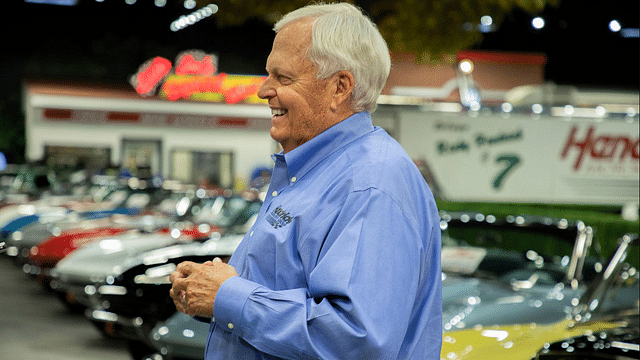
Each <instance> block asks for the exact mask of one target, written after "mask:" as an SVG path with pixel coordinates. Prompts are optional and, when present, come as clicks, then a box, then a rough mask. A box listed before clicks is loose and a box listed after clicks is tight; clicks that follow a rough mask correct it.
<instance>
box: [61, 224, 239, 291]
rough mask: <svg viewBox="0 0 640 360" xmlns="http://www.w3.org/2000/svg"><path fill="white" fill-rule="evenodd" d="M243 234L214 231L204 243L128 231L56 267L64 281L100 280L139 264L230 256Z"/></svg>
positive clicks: (71, 256) (78, 252) (89, 247)
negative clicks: (180, 258)
mask: <svg viewBox="0 0 640 360" xmlns="http://www.w3.org/2000/svg"><path fill="white" fill-rule="evenodd" d="M242 238H243V236H242V235H228V236H225V237H222V238H220V236H219V235H216V234H214V235H213V236H211V238H210V239H209V240H207V241H205V242H198V241H193V240H192V238H191V237H181V238H174V237H172V236H171V235H169V234H135V233H133V232H132V233H131V234H126V235H123V236H118V237H114V238H111V239H104V240H100V241H98V242H96V243H91V244H89V245H87V246H84V247H82V248H80V249H78V250H76V251H74V252H73V253H71V254H69V255H68V256H66V257H65V258H64V259H62V260H61V261H60V262H58V264H57V265H56V268H55V273H56V276H57V277H59V278H60V280H61V281H63V282H64V281H65V278H66V277H73V278H75V279H80V278H84V279H86V280H87V281H88V282H89V281H90V282H99V281H102V280H104V279H105V278H106V277H108V276H113V277H116V276H119V275H121V274H122V273H123V272H124V271H126V270H128V269H130V268H132V267H134V266H137V265H140V264H145V265H149V266H151V265H155V264H162V263H165V262H166V261H167V260H168V259H173V258H179V257H182V256H190V255H197V256H204V255H212V256H217V255H220V256H224V255H231V254H232V253H233V251H234V250H235V248H236V247H237V246H238V244H239V243H240V241H241V240H242Z"/></svg>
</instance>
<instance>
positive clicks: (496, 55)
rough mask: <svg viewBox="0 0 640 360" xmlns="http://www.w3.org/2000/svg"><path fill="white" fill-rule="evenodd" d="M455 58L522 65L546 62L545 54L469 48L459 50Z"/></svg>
mask: <svg viewBox="0 0 640 360" xmlns="http://www.w3.org/2000/svg"><path fill="white" fill-rule="evenodd" d="M456 59H457V60H458V61H460V60H471V61H474V62H488V63H497V64H522V65H544V64H545V63H546V62H547V56H546V55H545V54H537V53H512V52H497V51H496V52H489V51H470V50H467V51H461V52H459V53H458V54H457V55H456Z"/></svg>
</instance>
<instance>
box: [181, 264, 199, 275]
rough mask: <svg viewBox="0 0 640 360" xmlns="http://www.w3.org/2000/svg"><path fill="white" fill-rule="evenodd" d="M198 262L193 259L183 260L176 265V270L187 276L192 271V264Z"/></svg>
mask: <svg viewBox="0 0 640 360" xmlns="http://www.w3.org/2000/svg"><path fill="white" fill-rule="evenodd" d="M196 265H198V264H196V263H194V262H193V261H183V262H181V263H180V264H178V266H177V267H176V271H177V272H179V273H181V274H182V276H185V277H186V276H189V275H190V274H191V273H192V272H193V268H194V266H196Z"/></svg>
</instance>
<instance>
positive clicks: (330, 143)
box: [274, 111, 374, 179]
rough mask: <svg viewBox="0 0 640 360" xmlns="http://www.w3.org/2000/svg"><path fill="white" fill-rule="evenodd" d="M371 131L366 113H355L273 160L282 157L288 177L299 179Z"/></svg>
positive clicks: (369, 119)
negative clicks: (337, 151) (335, 152)
mask: <svg viewBox="0 0 640 360" xmlns="http://www.w3.org/2000/svg"><path fill="white" fill-rule="evenodd" d="M373 130H374V128H373V124H372V122H371V115H370V114H369V113H368V112H366V111H363V112H359V113H355V114H353V115H351V116H349V117H348V118H346V119H344V120H342V121H340V122H339V123H337V124H335V125H333V126H332V127H330V128H328V129H327V130H325V131H323V132H322V133H320V134H319V135H317V136H316V137H314V138H313V139H311V140H309V141H307V142H306V143H304V144H302V145H300V146H298V147H297V148H295V149H293V150H291V151H289V152H288V153H286V154H285V153H283V152H280V153H278V154H274V160H275V159H276V157H280V156H282V157H284V160H285V161H286V164H287V169H288V173H289V175H292V176H296V177H297V178H298V179H300V178H302V176H303V175H304V174H305V173H307V172H308V171H309V170H310V169H312V168H313V167H314V166H315V165H316V164H318V163H319V162H320V161H322V160H323V159H324V158H326V157H327V156H329V154H331V153H333V152H334V151H336V150H338V149H340V148H342V147H344V146H345V145H347V144H348V143H350V142H352V141H353V140H355V139H357V138H359V137H361V136H363V135H365V134H367V133H369V132H371V131H373Z"/></svg>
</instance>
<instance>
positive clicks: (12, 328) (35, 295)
mask: <svg viewBox="0 0 640 360" xmlns="http://www.w3.org/2000/svg"><path fill="white" fill-rule="evenodd" d="M0 276H2V279H1V280H0V354H1V355H0V358H2V359H16V360H17V359H20V360H22V359H25V360H101V359H105V360H106V359H108V360H121V359H122V360H130V359H131V358H130V357H129V355H128V353H127V350H126V345H125V343H124V342H122V341H119V340H116V339H108V338H105V337H103V336H102V335H101V334H100V333H99V332H98V330H96V329H95V328H94V327H93V325H91V323H89V321H87V320H86V319H85V318H84V315H82V314H73V313H71V312H69V311H68V310H67V309H66V307H65V306H64V305H63V304H62V302H60V301H59V300H58V299H57V298H56V297H54V296H53V295H52V294H51V293H48V292H47V291H45V290H44V289H43V288H42V287H41V286H40V285H39V284H38V283H37V282H36V281H35V279H32V278H30V277H29V276H27V275H26V274H24V273H23V272H22V270H21V269H19V268H18V267H16V266H15V265H14V263H13V262H12V261H11V259H10V258H8V257H7V256H5V255H0Z"/></svg>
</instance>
